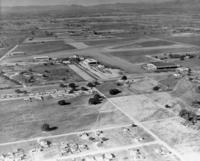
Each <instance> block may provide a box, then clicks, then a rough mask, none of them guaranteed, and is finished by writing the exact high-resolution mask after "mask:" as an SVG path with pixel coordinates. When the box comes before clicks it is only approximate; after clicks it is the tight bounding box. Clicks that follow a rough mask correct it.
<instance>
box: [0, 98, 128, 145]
mask: <svg viewBox="0 0 200 161" xmlns="http://www.w3.org/2000/svg"><path fill="white" fill-rule="evenodd" d="M60 99H61V98H60ZM64 99H66V100H67V101H69V102H71V103H72V104H71V105H68V106H60V105H58V104H57V101H58V99H45V100H44V101H38V100H33V102H27V101H24V100H16V101H3V102H1V103H0V104H1V108H0V113H1V114H0V115H1V117H0V118H1V123H2V124H1V125H0V127H1V134H0V142H1V143H4V142H10V141H16V140H21V139H29V138H32V137H39V136H49V135H55V134H63V133H68V132H75V131H81V130H89V129H91V128H100V127H107V126H111V125H120V124H121V125H122V124H127V123H130V120H129V119H128V118H127V117H125V116H124V115H123V114H122V113H121V112H119V111H116V110H112V109H113V108H112V105H111V104H109V103H107V102H104V103H103V104H100V105H97V106H92V105H88V99H89V97H88V96H79V97H76V98H72V99H68V98H64ZM104 106H106V107H104ZM110 107H111V110H108V112H104V110H103V111H102V110H101V108H103V109H105V108H106V109H109V108H110ZM100 111H101V112H100ZM46 122H47V123H49V124H50V125H51V126H53V127H54V126H57V127H58V129H57V130H55V131H51V132H49V133H45V132H42V131H41V125H42V124H43V123H46Z"/></svg>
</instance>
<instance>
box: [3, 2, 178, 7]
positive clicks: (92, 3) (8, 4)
mask: <svg viewBox="0 0 200 161" xmlns="http://www.w3.org/2000/svg"><path fill="white" fill-rule="evenodd" d="M166 1H176V0H1V1H0V3H1V5H0V6H12V7H13V6H30V5H31V6H37V5H40V6H48V5H73V4H75V5H84V6H91V5H100V4H113V3H141V2H148V3H160V2H166Z"/></svg>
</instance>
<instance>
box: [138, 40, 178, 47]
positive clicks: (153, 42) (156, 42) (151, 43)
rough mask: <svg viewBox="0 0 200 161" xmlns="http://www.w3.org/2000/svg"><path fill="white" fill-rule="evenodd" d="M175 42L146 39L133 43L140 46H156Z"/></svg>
mask: <svg viewBox="0 0 200 161" xmlns="http://www.w3.org/2000/svg"><path fill="white" fill-rule="evenodd" d="M174 44H175V43H173V42H169V41H165V40H147V41H143V42H139V43H135V45H139V46H141V47H156V46H170V45H174Z"/></svg>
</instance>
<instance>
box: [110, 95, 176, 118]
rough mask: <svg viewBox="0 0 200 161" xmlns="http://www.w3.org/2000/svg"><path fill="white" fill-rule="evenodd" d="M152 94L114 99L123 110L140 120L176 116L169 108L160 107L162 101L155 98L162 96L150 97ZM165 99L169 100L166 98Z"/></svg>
mask: <svg viewBox="0 0 200 161" xmlns="http://www.w3.org/2000/svg"><path fill="white" fill-rule="evenodd" d="M151 95H152V94H149V95H147V94H145V95H131V96H125V97H118V98H112V101H113V102H114V103H115V104H116V105H117V106H118V107H120V108H121V109H122V110H123V111H125V112H126V113H128V114H130V116H131V117H133V118H134V119H137V120H138V121H152V120H157V119H164V118H169V117H173V116H174V114H173V113H169V112H168V111H167V110H165V109H163V108H160V107H159V106H161V103H160V102H158V100H154V99H156V98H157V99H160V100H161V99H162V98H159V97H158V96H157V97H156V96H155V97H154V98H153V99H152V98H150V96H151ZM164 99H165V98H164ZM156 101H157V102H156ZM165 101H166V102H167V100H166V99H165Z"/></svg>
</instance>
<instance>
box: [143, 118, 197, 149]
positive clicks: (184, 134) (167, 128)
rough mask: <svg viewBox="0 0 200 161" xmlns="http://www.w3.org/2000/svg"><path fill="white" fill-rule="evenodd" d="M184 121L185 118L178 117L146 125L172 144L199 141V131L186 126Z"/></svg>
mask: <svg viewBox="0 0 200 161" xmlns="http://www.w3.org/2000/svg"><path fill="white" fill-rule="evenodd" d="M182 123H183V120H182V119H181V118H178V117H177V118H173V119H166V120H161V121H155V122H152V123H151V122H150V123H146V124H145V125H146V126H147V127H148V128H149V129H150V130H152V131H153V132H154V133H156V134H157V135H158V136H159V137H160V138H161V139H162V140H164V141H165V142H167V143H168V144H169V145H171V146H176V145H178V144H185V143H186V144H187V143H189V142H192V141H199V131H197V130H193V129H191V128H189V127H187V126H184V125H182ZM174 134H176V135H174Z"/></svg>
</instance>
